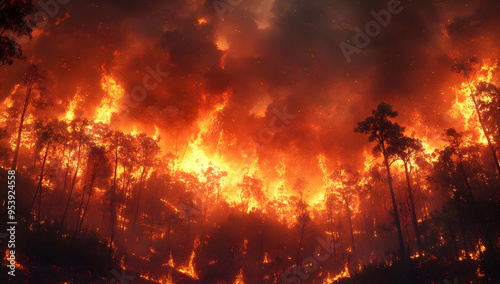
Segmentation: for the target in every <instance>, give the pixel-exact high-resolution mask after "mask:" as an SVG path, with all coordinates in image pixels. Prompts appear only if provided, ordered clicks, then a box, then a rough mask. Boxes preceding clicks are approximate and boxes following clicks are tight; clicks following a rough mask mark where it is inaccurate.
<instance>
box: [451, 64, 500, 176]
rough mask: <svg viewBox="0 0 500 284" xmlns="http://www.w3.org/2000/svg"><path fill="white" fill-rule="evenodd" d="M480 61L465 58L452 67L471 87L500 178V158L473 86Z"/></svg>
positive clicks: (471, 93)
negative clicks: (499, 159) (499, 160)
mask: <svg viewBox="0 0 500 284" xmlns="http://www.w3.org/2000/svg"><path fill="white" fill-rule="evenodd" d="M478 65H479V62H478V59H477V57H469V56H466V57H463V58H459V59H457V60H455V64H454V65H453V66H452V71H454V72H456V73H458V74H462V75H463V76H464V78H465V80H466V82H467V85H468V86H469V90H470V96H471V99H472V102H473V103H474V108H475V110H476V114H477V117H478V119H479V124H480V125H481V129H482V130H483V134H484V136H485V137H486V140H487V142H488V147H489V148H490V150H491V153H492V154H493V159H494V160H495V166H496V168H497V174H498V175H499V176H500V163H499V162H498V156H497V153H496V150H495V147H494V146H493V143H492V141H491V137H490V132H489V131H488V129H487V128H486V125H485V122H484V119H483V116H482V115H481V111H480V105H479V102H478V99H477V97H476V89H475V87H476V86H473V85H472V82H473V81H474V77H475V76H476V74H477V72H478Z"/></svg>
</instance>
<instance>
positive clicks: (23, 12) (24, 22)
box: [0, 0, 35, 66]
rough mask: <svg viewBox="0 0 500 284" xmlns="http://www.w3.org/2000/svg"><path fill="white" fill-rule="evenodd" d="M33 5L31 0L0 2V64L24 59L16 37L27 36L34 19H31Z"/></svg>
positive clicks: (29, 33) (8, 63)
mask: <svg viewBox="0 0 500 284" xmlns="http://www.w3.org/2000/svg"><path fill="white" fill-rule="evenodd" d="M34 10H35V6H34V5H33V1H29V0H17V1H10V0H6V1H1V2H0V66H2V65H12V64H14V59H24V58H25V56H24V55H23V52H22V49H21V45H20V44H19V43H18V42H17V41H16V38H18V37H29V38H31V33H32V32H33V29H32V27H33V26H35V21H34V20H32V19H31V14H32V13H33V12H34Z"/></svg>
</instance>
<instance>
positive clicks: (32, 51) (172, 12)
mask: <svg viewBox="0 0 500 284" xmlns="http://www.w3.org/2000/svg"><path fill="white" fill-rule="evenodd" d="M233 2H235V1H233ZM387 3H388V1H386V0H378V1H368V0H365V1H354V2H352V1H351V2H349V1H338V0H337V1H331V0H329V1H327V0H311V1H299V0H275V1H265V3H264V2H262V1H255V0H243V1H242V2H241V4H239V5H236V6H234V7H232V9H231V10H228V11H226V12H225V14H224V20H223V21H222V20H221V19H220V18H219V16H218V14H217V11H216V9H215V8H214V5H213V2H212V1H198V0H196V1H180V0H176V1H167V2H165V1H163V2H158V1H118V0H105V1H71V2H70V3H69V4H67V5H66V6H64V7H62V8H61V12H60V15H57V16H56V18H54V19H50V21H49V24H48V25H47V26H45V27H44V28H43V29H38V30H37V31H36V33H35V36H34V38H33V39H32V40H31V41H30V42H29V43H28V44H25V46H24V49H25V54H26V55H27V56H28V58H29V61H30V62H33V63H38V64H41V65H42V66H43V67H45V68H47V69H48V70H50V71H51V72H52V73H53V75H54V78H56V84H55V85H54V87H53V90H52V96H53V97H54V98H55V101H58V100H59V101H60V103H59V104H58V106H56V107H55V108H53V109H52V111H55V112H61V113H62V112H64V111H65V109H66V107H67V105H68V104H69V102H70V101H71V99H72V98H73V96H74V95H75V93H76V92H77V89H80V92H81V94H84V95H85V96H84V103H82V104H81V105H80V106H79V108H80V110H79V112H78V113H80V114H81V115H87V116H91V115H92V113H93V109H94V108H95V107H96V106H97V105H99V103H100V100H101V99H102V97H103V96H105V95H106V94H105V93H104V92H103V90H102V88H101V87H100V83H101V79H102V74H110V75H112V76H113V77H114V78H116V80H117V81H118V82H119V83H120V84H121V86H122V87H123V88H124V89H125V91H126V93H127V95H129V93H130V91H131V90H132V89H133V88H134V86H137V85H141V84H142V80H143V78H144V76H145V75H146V74H147V71H146V68H147V67H148V66H150V67H152V68H154V67H155V66H157V65H158V66H161V67H160V68H161V70H162V71H165V72H169V76H168V77H167V78H165V80H164V82H163V83H162V84H160V85H159V86H158V87H157V88H155V89H154V90H151V91H148V95H147V97H146V99H145V100H144V101H142V102H140V104H139V105H138V106H137V107H135V108H132V109H129V111H130V115H128V116H127V117H126V118H125V119H126V121H121V122H120V121H118V122H116V126H117V127H126V125H136V126H137V127H138V128H140V129H146V130H147V131H154V128H153V125H157V126H159V127H160V128H161V130H162V133H163V135H164V136H165V137H166V139H174V137H177V138H178V137H181V138H179V139H181V141H182V139H184V140H187V139H189V138H190V137H191V136H192V133H193V132H196V127H197V125H196V122H197V121H198V120H199V119H200V118H202V117H204V116H206V115H208V113H210V111H211V110H213V108H214V107H216V106H217V105H219V104H220V103H221V102H222V101H223V100H224V93H227V94H228V96H229V99H228V103H227V105H226V106H225V108H224V109H223V111H222V113H221V115H219V116H218V119H220V124H219V126H218V130H217V131H219V132H220V131H223V134H224V137H225V141H226V142H227V143H229V141H233V140H236V141H237V143H235V144H236V145H237V144H239V143H241V142H243V141H247V140H248V138H249V137H252V136H254V137H255V136H257V135H258V132H259V129H262V128H263V127H267V125H269V123H270V120H271V119H272V118H273V116H274V114H273V109H275V108H277V109H279V110H281V109H282V108H283V107H286V108H287V109H288V112H289V113H291V114H294V115H297V116H296V118H295V119H294V120H293V121H292V122H291V123H290V124H289V125H287V127H286V129H284V130H283V131H280V132H279V133H275V134H274V136H273V141H272V142H271V143H268V144H266V145H265V147H261V148H259V149H260V150H259V153H258V155H259V158H260V159H262V161H263V162H262V164H265V165H267V166H269V167H270V168H273V167H275V166H276V164H277V163H278V161H279V159H281V157H283V156H286V157H287V158H286V160H287V161H286V162H287V164H288V165H289V169H290V170H291V171H292V172H294V173H296V175H297V176H309V175H314V174H315V172H316V174H317V172H318V171H316V169H317V160H316V157H317V155H318V154H325V155H326V156H327V158H328V159H329V160H330V161H332V163H333V164H335V163H343V164H348V165H351V166H354V167H359V166H360V165H361V164H362V162H363V158H362V153H363V152H362V149H363V148H364V147H366V145H367V142H366V137H362V136H361V135H359V134H356V133H354V132H353V128H354V126H355V124H356V122H357V121H360V120H363V119H364V118H365V117H367V116H369V115H370V113H371V109H373V108H375V107H376V105H377V104H378V103H380V102H381V101H386V102H388V103H390V104H392V105H394V108H395V109H396V110H399V111H400V120H401V121H402V124H405V122H407V121H409V120H408V116H409V115H411V113H412V112H413V111H414V110H418V112H420V113H421V114H422V116H423V117H425V119H426V121H425V122H424V123H426V124H428V125H429V127H438V126H439V127H443V125H444V124H445V122H444V121H443V116H442V113H443V112H445V111H446V109H447V104H448V103H449V101H450V100H449V98H450V97H452V89H451V88H450V87H451V86H454V85H456V84H458V83H459V82H460V78H459V77H458V75H455V74H453V73H451V72H450V66H451V64H452V59H453V57H456V56H459V55H462V54H471V55H477V56H479V57H480V58H490V59H496V58H497V57H498V47H497V46H498V44H497V43H498V42H499V38H498V37H499V35H498V33H497V32H496V27H498V25H499V24H500V23H499V21H500V20H499V19H498V17H497V15H498V12H499V4H498V3H497V2H496V1H494V0H482V1H475V2H473V3H471V2H470V1H465V0H462V1H453V2H449V3H444V2H441V3H436V2H435V1H410V0H403V1H401V5H402V7H403V8H404V9H403V11H402V12H401V13H400V14H398V15H393V17H392V19H391V22H390V24H389V25H388V26H387V27H384V28H383V30H382V31H381V32H380V34H379V35H378V36H376V37H374V38H373V39H371V42H370V44H369V45H368V46H367V47H366V48H364V49H363V50H362V51H361V53H359V54H355V55H354V56H353V60H352V62H351V63H350V64H349V63H348V62H347V61H346V59H345V57H344V55H343V53H342V51H341V49H340V48H339V44H340V43H341V42H345V41H348V40H351V42H352V39H353V38H354V36H355V33H356V31H355V27H360V28H364V26H365V24H366V23H368V22H369V21H372V20H373V17H372V15H371V14H370V12H371V11H372V10H373V11H379V10H381V9H385V8H386V7H387ZM66 13H67V14H68V15H69V16H68V17H65V16H64V15H65V14H66ZM57 19H60V21H58V20H57ZM56 22H59V23H58V24H56ZM26 64H27V63H23V62H16V64H15V65H14V66H11V67H7V68H6V71H4V72H3V74H4V75H3V80H2V82H1V89H0V94H1V95H0V98H2V99H4V98H5V97H6V96H7V95H8V94H9V92H10V88H11V87H12V85H13V84H14V83H15V82H17V81H19V78H20V74H22V72H23V70H24V69H25V68H26ZM256 108H257V109H259V110H260V111H261V112H262V113H263V115H256V111H255V109H256ZM443 128H444V127H443ZM270 173H272V171H271V172H270Z"/></svg>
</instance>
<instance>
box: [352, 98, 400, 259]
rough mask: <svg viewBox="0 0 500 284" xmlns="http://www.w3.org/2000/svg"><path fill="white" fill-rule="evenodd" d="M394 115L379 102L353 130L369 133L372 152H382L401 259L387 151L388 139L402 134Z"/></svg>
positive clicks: (389, 107) (396, 209)
mask: <svg viewBox="0 0 500 284" xmlns="http://www.w3.org/2000/svg"><path fill="white" fill-rule="evenodd" d="M396 116H398V112H396V111H393V110H392V106H391V105H389V104H386V103H381V104H379V105H378V107H377V109H376V110H373V111H372V116H370V117H367V118H366V119H365V120H364V121H362V122H358V126H357V127H356V128H355V129H354V131H355V132H359V133H362V134H368V135H370V136H369V138H368V141H369V142H375V143H376V146H375V147H374V148H373V152H374V153H375V154H382V157H383V158H384V165H385V168H386V170H387V183H388V184H389V189H390V191H391V199H392V209H393V210H394V222H395V223H396V228H397V231H398V239H399V254H400V257H401V258H402V259H403V258H405V248H404V243H403V233H402V231H401V223H400V220H399V213H398V206H397V202H396V196H395V195H394V188H393V185H392V177H391V169H390V162H389V160H390V159H391V153H390V152H389V151H388V147H390V144H389V141H390V140H394V139H396V138H397V137H401V136H402V131H403V128H401V127H400V126H399V125H398V124H397V123H393V122H392V121H391V120H390V118H394V117H396Z"/></svg>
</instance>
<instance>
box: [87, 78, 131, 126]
mask: <svg viewBox="0 0 500 284" xmlns="http://www.w3.org/2000/svg"><path fill="white" fill-rule="evenodd" d="M101 87H102V89H103V90H104V91H105V92H106V93H107V94H108V96H107V97H104V98H103V99H102V100H101V105H100V106H99V107H97V108H96V110H95V113H94V118H95V119H94V122H95V123H99V122H101V123H105V124H109V122H110V121H111V117H112V116H113V114H115V113H118V111H119V102H120V100H121V99H122V97H123V95H124V94H125V91H124V90H123V88H122V87H121V86H120V85H119V84H118V83H117V82H116V80H115V79H113V78H112V77H111V76H107V75H103V78H102V82H101Z"/></svg>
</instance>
